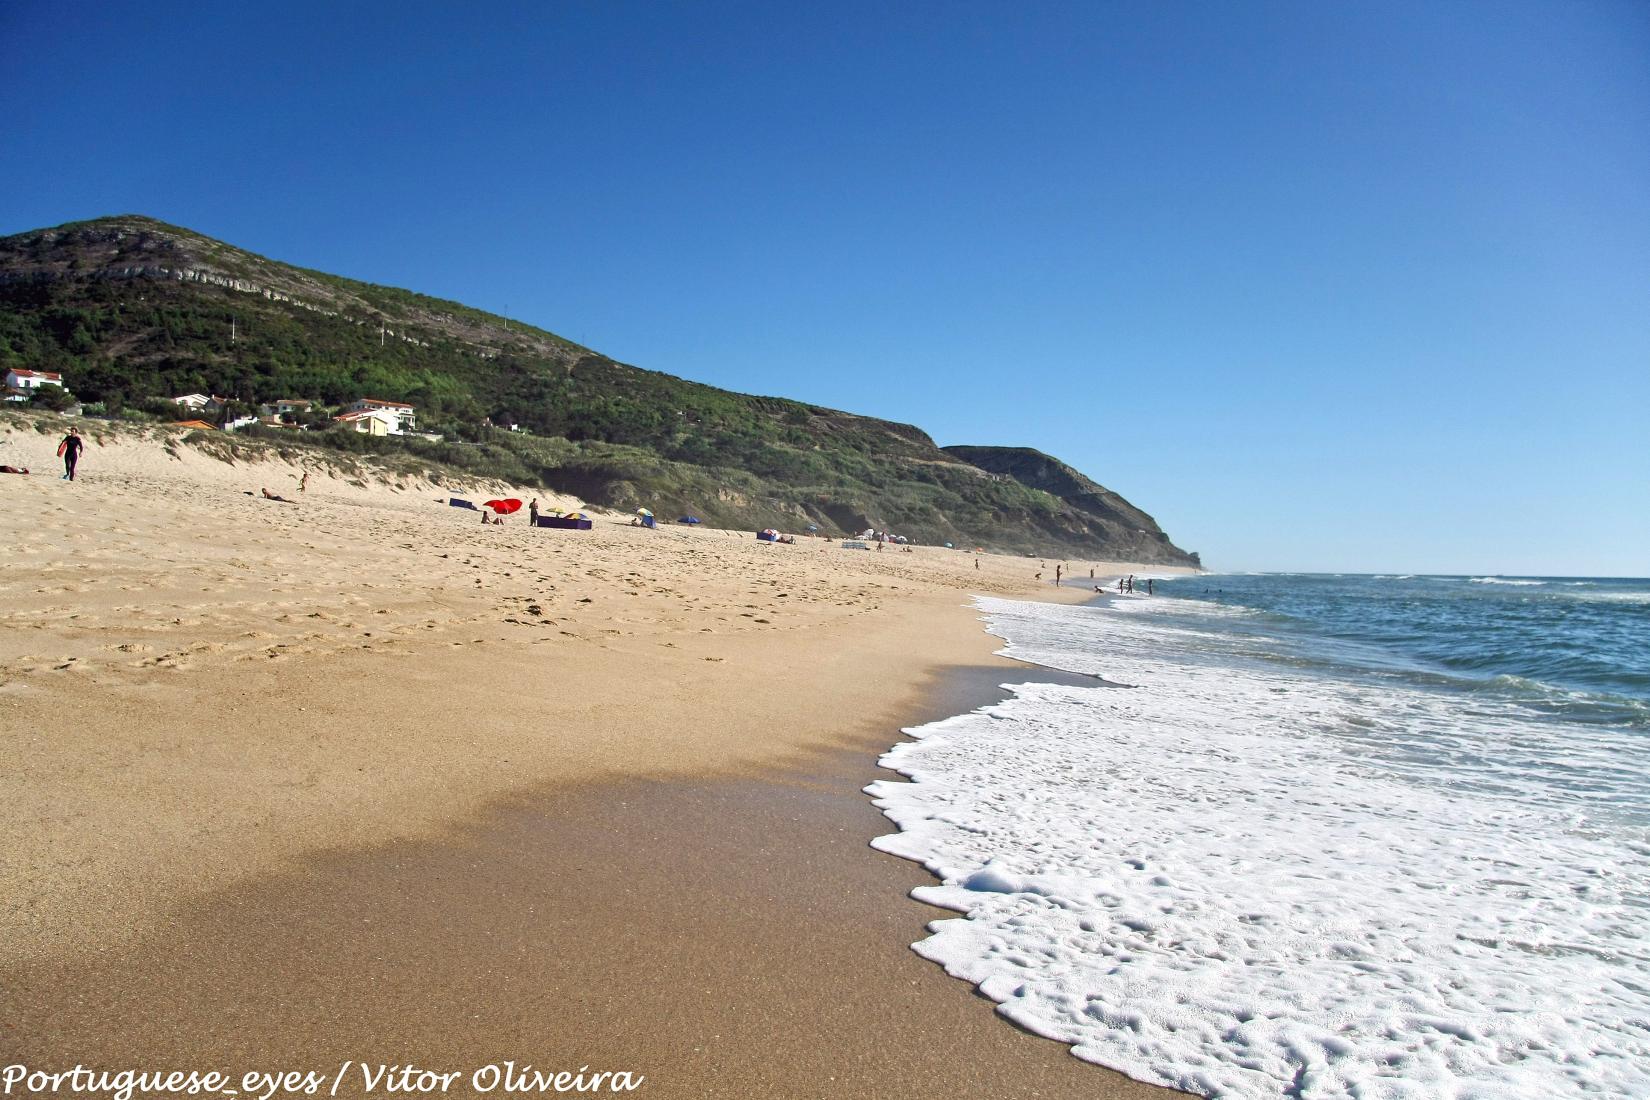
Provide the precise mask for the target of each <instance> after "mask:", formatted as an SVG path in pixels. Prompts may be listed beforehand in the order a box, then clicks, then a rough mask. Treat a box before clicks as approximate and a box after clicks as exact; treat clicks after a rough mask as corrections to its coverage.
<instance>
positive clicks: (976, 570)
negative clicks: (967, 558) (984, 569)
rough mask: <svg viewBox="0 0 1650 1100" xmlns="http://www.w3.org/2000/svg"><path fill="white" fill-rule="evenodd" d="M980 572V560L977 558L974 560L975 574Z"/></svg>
mask: <svg viewBox="0 0 1650 1100" xmlns="http://www.w3.org/2000/svg"><path fill="white" fill-rule="evenodd" d="M979 571H980V559H979V558H975V559H974V572H976V573H978V572H979Z"/></svg>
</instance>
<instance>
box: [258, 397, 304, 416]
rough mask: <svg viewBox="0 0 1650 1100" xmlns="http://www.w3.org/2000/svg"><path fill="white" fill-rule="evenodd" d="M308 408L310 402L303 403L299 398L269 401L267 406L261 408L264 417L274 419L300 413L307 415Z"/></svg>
mask: <svg viewBox="0 0 1650 1100" xmlns="http://www.w3.org/2000/svg"><path fill="white" fill-rule="evenodd" d="M309 408H310V402H308V401H304V400H302V399H301V398H297V397H283V398H281V399H279V400H278V401H271V402H270V403H269V404H267V405H265V406H264V407H263V414H264V415H265V416H276V417H280V416H298V415H300V414H302V413H307V412H308V411H309Z"/></svg>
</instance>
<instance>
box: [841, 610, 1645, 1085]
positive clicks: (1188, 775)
mask: <svg viewBox="0 0 1650 1100" xmlns="http://www.w3.org/2000/svg"><path fill="white" fill-rule="evenodd" d="M980 606H981V608H982V610H983V611H984V612H985V613H986V615H987V618H988V622H989V624H990V629H991V630H992V632H993V633H996V634H998V635H1000V636H1003V637H1005V638H1006V639H1008V640H1009V642H1010V644H1009V645H1008V647H1007V648H1006V650H1005V652H1006V653H1008V654H1009V655H1011V656H1015V657H1020V658H1022V659H1026V660H1031V661H1035V662H1038V663H1041V664H1046V665H1051V666H1055V667H1061V668H1066V669H1069V670H1072V671H1077V672H1084V673H1092V674H1097V675H1104V676H1106V677H1107V678H1108V679H1109V680H1111V681H1113V682H1121V683H1127V684H1132V685H1135V686H1133V687H1114V686H1096V687H1093V688H1086V687H1070V686H1064V685H1052V684H1027V685H1022V686H1020V687H1018V688H1016V689H1015V690H1014V693H1013V695H1012V697H1011V698H1009V699H1008V700H1006V701H1004V702H1002V703H1000V704H997V705H995V706H992V707H988V708H985V709H984V710H981V711H977V712H975V713H972V714H966V715H961V716H958V717H955V718H950V719H947V720H944V721H941V722H937V723H934V724H932V725H928V726H924V727H921V728H918V729H914V730H911V731H908V732H909V733H911V734H912V735H913V736H914V737H915V738H916V739H915V740H913V741H910V742H908V743H905V744H901V745H899V746H897V747H895V748H894V749H893V750H892V751H890V752H889V753H888V754H887V755H886V756H885V757H884V758H883V761H882V763H883V765H884V766H886V767H888V768H891V769H893V770H896V771H898V772H900V773H901V774H902V775H905V776H907V777H908V778H910V779H911V780H912V782H909V783H905V782H898V781H882V782H877V783H874V784H872V785H871V786H870V787H869V788H867V790H868V792H869V793H870V794H871V795H872V796H873V797H874V799H875V800H876V804H877V806H878V807H879V808H881V809H882V810H883V812H884V813H885V814H887V816H888V817H889V818H891V819H892V820H893V821H894V822H895V824H896V825H897V826H898V827H899V829H900V831H899V832H897V833H894V834H892V835H889V836H886V837H882V838H879V839H878V840H877V841H876V842H875V844H876V846H877V847H878V848H880V849H882V850H884V851H887V852H891V853H894V854H897V855H900V856H903V857H905V858H909V859H913V860H917V861H919V862H921V863H922V864H924V865H925V866H926V867H928V868H929V869H930V870H931V871H933V872H934V874H935V875H937V876H938V877H939V879H940V884H939V885H936V886H929V887H920V888H918V889H917V890H915V891H914V892H913V893H914V895H915V896H916V897H918V898H920V899H921V900H923V901H926V902H931V903H933V904H936V905H940V906H944V907H946V908H950V909H954V910H957V911H958V912H960V913H963V914H965V915H966V919H949V920H939V921H935V922H933V923H932V924H931V925H930V926H929V930H930V932H931V933H932V934H931V935H930V936H929V938H927V939H925V940H923V941H921V942H919V943H917V944H915V945H914V948H915V950H916V951H917V952H918V953H919V954H921V955H923V956H924V957H926V958H929V959H932V960H933V961H935V962H937V963H939V964H941V965H942V966H944V968H945V969H946V971H947V972H948V973H950V974H952V975H953V976H955V977H958V978H962V979H965V980H967V981H970V982H973V983H975V984H976V985H978V986H979V988H980V991H981V992H982V993H984V994H985V995H986V996H987V997H989V998H991V999H992V1000H994V1001H996V1002H998V1005H999V1011H1000V1012H1001V1013H1002V1014H1003V1015H1005V1016H1007V1017H1008V1018H1009V1019H1011V1020H1013V1021H1014V1022H1015V1023H1017V1024H1019V1025H1021V1026H1022V1027H1025V1028H1027V1029H1029V1030H1031V1031H1033V1032H1035V1033H1037V1034H1040V1035H1044V1036H1047V1037H1049V1038H1051V1039H1055V1040H1058V1041H1060V1042H1064V1043H1067V1044H1070V1045H1071V1047H1072V1051H1073V1053H1074V1054H1076V1055H1077V1056H1079V1057H1081V1058H1084V1059H1087V1060H1090V1061H1093V1062H1097V1063H1101V1064H1104V1065H1108V1066H1111V1067H1114V1068H1116V1069H1119V1070H1122V1071H1123V1072H1125V1073H1127V1074H1129V1075H1130V1076H1132V1077H1135V1078H1137V1079H1139V1080H1142V1081H1148V1082H1154V1083H1158V1084H1164V1085H1171V1086H1175V1087H1179V1088H1183V1089H1187V1090H1189V1091H1192V1092H1196V1093H1201V1094H1203V1095H1207V1096H1222V1097H1276V1096H1285V1095H1288V1096H1299V1097H1308V1098H1310V1097H1342V1096H1356V1097H1361V1098H1366V1100H1370V1098H1384V1097H1392V1098H1399V1097H1402V1098H1408V1097H1441V1096H1449V1097H1456V1098H1462V1100H1465V1098H1479V1097H1482V1098H1488V1097H1497V1098H1507V1097H1517V1098H1525V1097H1527V1098H1529V1100H1538V1098H1539V1100H1547V1098H1553V1097H1566V1096H1620V1097H1629V1096H1631V1097H1644V1096H1650V949H1647V946H1646V943H1645V941H1644V938H1643V937H1644V929H1645V927H1646V918H1647V917H1650V908H1647V904H1650V903H1647V897H1650V834H1647V833H1646V830H1645V829H1643V828H1642V827H1641V826H1639V825H1637V824H1634V823H1633V822H1632V821H1629V820H1617V819H1615V818H1612V814H1613V813H1614V808H1615V807H1617V806H1619V805H1620V804H1621V802H1622V801H1623V800H1627V801H1631V800H1632V799H1634V798H1635V797H1637V795H1636V792H1637V790H1638V788H1637V787H1636V786H1635V784H1641V783H1642V780H1641V778H1640V777H1639V776H1638V775H1637V774H1636V768H1634V767H1633V766H1632V765H1630V764H1629V763H1624V762H1623V760H1622V759H1621V758H1620V754H1619V752H1618V751H1617V750H1618V748H1619V746H1616V745H1614V744H1612V743H1610V742H1609V733H1608V731H1587V730H1579V729H1578V730H1563V731H1559V733H1560V734H1561V736H1556V737H1555V736H1554V732H1553V731H1552V730H1551V729H1550V728H1547V727H1545V726H1543V725H1542V724H1541V723H1540V721H1539V719H1538V717H1537V716H1534V715H1524V714H1521V713H1520V712H1519V711H1518V710H1517V709H1516V708H1513V707H1506V708H1484V707H1478V708H1476V709H1474V708H1469V707H1465V706H1463V705H1462V703H1461V702H1460V700H1458V699H1456V698H1454V697H1451V696H1448V695H1443V694H1434V693H1428V692H1426V691H1421V690H1411V689H1395V688H1391V687H1388V688H1384V689H1381V690H1379V691H1376V690H1373V689H1371V688H1370V687H1369V686H1367V685H1360V684H1357V683H1353V682H1349V681H1337V680H1335V679H1333V678H1326V677H1321V676H1318V677H1314V676H1310V675H1306V674H1303V673H1301V672H1299V671H1297V670H1293V669H1290V668H1288V667H1281V668H1280V667H1266V666H1264V665H1262V664H1260V663H1257V662H1245V661H1243V660H1242V659H1241V656H1240V655H1237V654H1233V653H1222V652H1221V646H1220V643H1219V641H1218V635H1217V634H1215V633H1213V632H1211V633H1209V634H1207V635H1196V632H1188V631H1186V630H1184V629H1169V628H1166V627H1160V626H1157V625H1155V624H1154V622H1153V618H1152V609H1151V607H1150V606H1149V605H1145V604H1143V602H1135V603H1125V604H1120V605H1118V606H1116V607H1112V608H1070V607H1057V606H1050V605H1042V604H1019V603H1013V602H1009V601H1001V600H991V599H982V600H981V601H980ZM1218 625H1219V624H1218V623H1216V624H1214V626H1218ZM1194 635H1196V636H1194ZM1211 654H1213V656H1211ZM1555 769H1556V771H1557V780H1558V782H1557V786H1556V787H1555V784H1554V783H1553V782H1549V781H1548V780H1549V778H1552V776H1553V771H1554V770H1555ZM1578 791H1585V792H1587V796H1586V797H1582V796H1580V795H1579V794H1576V793H1575V792H1578Z"/></svg>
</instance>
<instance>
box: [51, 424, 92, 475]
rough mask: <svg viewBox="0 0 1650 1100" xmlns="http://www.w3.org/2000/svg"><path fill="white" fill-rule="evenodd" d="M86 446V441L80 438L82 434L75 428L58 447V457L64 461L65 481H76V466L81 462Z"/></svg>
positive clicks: (70, 430)
mask: <svg viewBox="0 0 1650 1100" xmlns="http://www.w3.org/2000/svg"><path fill="white" fill-rule="evenodd" d="M85 446H86V441H85V440H84V439H81V438H80V433H79V432H78V431H76V430H75V429H74V428H70V429H69V434H68V435H66V436H64V437H63V442H61V443H59V444H58V445H57V454H58V457H60V458H62V459H63V477H62V480H63V481H73V480H74V468H75V464H76V463H78V462H79V461H80V452H81V450H83V449H84V448H85Z"/></svg>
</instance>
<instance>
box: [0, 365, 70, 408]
mask: <svg viewBox="0 0 1650 1100" xmlns="http://www.w3.org/2000/svg"><path fill="white" fill-rule="evenodd" d="M41 386H57V387H59V388H63V376H62V375H61V374H58V373H57V372H56V371H49V370H24V369H23V368H21V367H18V368H15V369H13V370H8V371H7V372H6V400H7V401H27V400H28V399H29V398H31V397H33V396H34V391H35V390H37V389H39V388H40V387H41Z"/></svg>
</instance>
